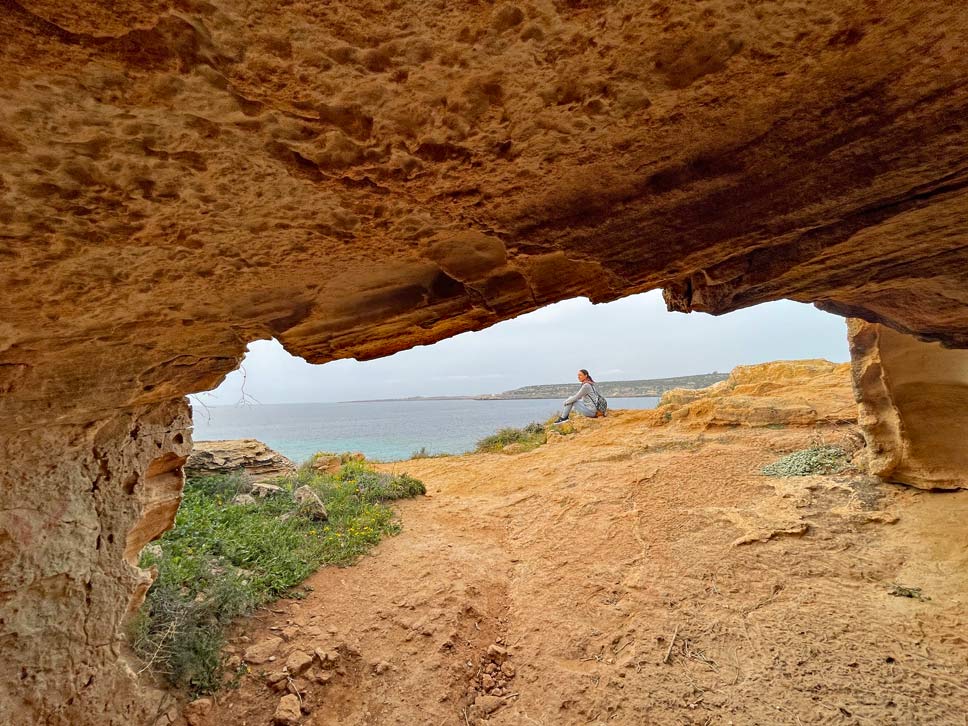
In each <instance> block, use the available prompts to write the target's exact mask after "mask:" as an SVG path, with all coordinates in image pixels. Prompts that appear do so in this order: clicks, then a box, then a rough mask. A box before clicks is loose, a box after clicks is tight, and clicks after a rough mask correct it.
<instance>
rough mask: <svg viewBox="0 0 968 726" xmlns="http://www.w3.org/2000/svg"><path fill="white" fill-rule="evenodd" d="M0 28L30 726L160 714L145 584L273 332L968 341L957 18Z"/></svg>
mask: <svg viewBox="0 0 968 726" xmlns="http://www.w3.org/2000/svg"><path fill="white" fill-rule="evenodd" d="M0 37H2V38H3V43H2V44H0V67H2V70H3V73H2V81H0V289H2V290H3V295H2V296H0V446H2V453H3V455H4V462H5V466H4V467H3V470H2V472H0V497H2V500H0V554H2V555H3V556H2V557H0V608H2V613H0V683H2V685H0V699H2V702H3V704H4V706H5V707H7V708H9V709H10V712H11V713H14V714H15V717H14V720H15V721H18V722H22V723H36V722H43V723H49V724H74V725H79V724H80V725H83V724H86V723H98V724H107V723H124V724H130V723H140V722H144V721H145V720H146V718H147V715H148V713H149V712H151V713H153V710H152V709H153V708H154V707H155V706H156V704H155V703H153V702H152V701H151V700H150V699H148V698H146V697H145V696H144V694H143V693H142V692H140V691H139V687H138V685H137V683H136V681H135V679H134V678H133V677H132V676H131V674H130V673H129V672H128V671H127V670H126V668H127V666H126V665H125V662H124V660H123V656H122V647H121V629H120V623H121V620H122V615H123V613H124V612H125V610H126V609H127V608H128V606H129V604H130V603H132V602H136V601H137V599H138V593H139V592H143V590H144V588H145V586H146V583H147V582H150V579H151V575H150V573H138V572H136V571H135V570H134V569H133V568H132V566H131V564H130V563H131V562H133V561H134V559H136V557H137V550H138V548H139V547H140V545H141V544H143V541H146V538H150V537H151V536H155V535H156V534H157V533H158V532H160V531H161V530H162V529H163V528H164V527H165V526H168V524H170V518H171V516H172V515H173V513H174V503H175V502H176V501H177V497H178V493H177V491H176V490H177V489H178V486H179V482H180V465H181V459H182V458H183V457H184V456H186V455H187V451H188V449H189V448H190V431H189V429H190V424H189V421H188V418H187V414H186V408H185V405H184V403H183V396H184V395H185V394H186V393H190V392H196V391H202V390H208V389H210V388H213V387H214V386H215V385H217V384H218V382H219V381H220V380H221V379H222V378H223V377H224V376H225V375H226V374H227V373H228V372H230V371H232V370H233V369H235V368H236V367H237V366H238V364H239V362H240V360H241V357H242V355H243V353H244V350H245V346H246V344H247V343H249V342H251V341H253V340H256V339H265V338H270V337H275V338H277V339H279V340H280V341H281V342H282V344H283V345H284V346H285V347H286V349H287V350H289V351H290V352H291V353H293V354H295V355H299V356H302V357H304V358H306V359H307V360H309V361H310V362H315V363H322V362H325V361H328V360H333V359H336V358H344V357H355V358H360V359H367V358H374V357H378V356H383V355H387V354H390V353H393V352H395V351H398V350H402V349H405V348H409V347H412V346H414V345H419V344H425V343H430V342H433V341H436V340H440V339H442V338H446V337H448V336H451V335H454V334H456V333H459V332H463V331H467V330H477V329H481V328H483V327H486V326H488V325H491V324H493V323H495V322H498V321H500V320H503V319H507V318H510V317H513V316H515V315H518V314H520V313H523V312H526V311H529V310H533V309H535V308H538V307H540V306H543V305H545V304H548V303H551V302H554V301H557V300H562V299H565V298H571V297H575V296H578V295H585V296H588V297H590V298H591V299H592V300H594V301H606V300H612V299H616V298H619V297H622V296H625V295H629V294H632V293H636V292H642V291H645V290H649V289H654V288H660V287H661V288H664V290H665V295H666V300H667V303H668V305H669V307H670V308H671V309H674V310H681V311H689V310H702V311H707V312H712V313H723V312H727V311H729V310H734V309H736V308H739V307H742V306H745V305H751V304H754V303H758V302H762V301H766V300H773V299H778V298H791V299H794V300H800V301H806V302H815V303H816V304H818V305H819V306H820V307H822V308H823V309H825V310H830V311H833V312H837V313H840V314H843V315H850V316H854V317H857V318H862V319H864V320H866V321H869V322H877V323H883V324H885V325H886V326H889V327H890V328H892V329H894V330H895V331H899V332H900V333H905V334H910V335H913V336H915V337H917V338H918V339H920V340H923V341H937V342H939V343H941V344H943V345H944V346H947V347H949V348H964V347H968V312H966V311H968V305H966V302H968V251H966V250H968V133H966V131H965V119H966V118H968V90H966V88H968V86H966V83H965V80H966V78H968V48H966V43H968V18H966V15H965V13H964V10H963V8H962V7H961V6H960V5H959V4H958V3H932V4H931V8H930V11H926V9H925V8H924V7H923V5H920V4H915V3H908V4H906V5H905V4H891V5H889V6H885V5H882V4H862V5H859V4H858V3H856V2H850V1H849V0H831V2H825V3H813V4H810V3H803V2H800V1H799V0H796V1H794V0H781V1H779V2H774V3H769V4H748V5H743V4H734V3H727V2H724V1H723V0H713V1H712V2H709V3H695V2H691V1H690V0H672V1H670V2H662V3H641V2H635V1H633V0H626V1H624V2H621V1H620V2H616V3H600V2H595V1H592V0H589V1H588V2H558V1H557V0H556V1H552V0H537V2H529V3H513V2H501V3H498V4H494V5H491V4H470V3H466V4H465V3H432V2H428V1H426V0H418V1H416V2H406V3H395V4H393V3H372V2H369V0H346V1H342V2H340V1H337V2H329V3H293V4H279V3H275V2H266V1H264V0H255V2H249V3H246V4H244V6H243V5H242V4H239V3H229V2H225V1H224V0H213V2H204V3H203V2H194V0H186V1H184V2H177V3H176V2H172V1H171V0H151V2H138V3H135V2H130V1H128V0H121V1H120V2H116V3H111V4H96V3H91V2H86V1H84V0H82V1H81V2H78V3H57V2H51V1H50V0H30V2H26V1H25V0H19V1H13V0H12V1H10V2H6V3H4V5H3V12H2V13H0ZM891 346H892V349H893V346H894V344H893V343H891ZM858 350H860V348H858ZM864 350H866V348H865V349H864ZM886 350H887V349H886V348H885V349H884V350H882V351H881V353H880V355H881V358H882V360H884V361H887V360H888V358H890V356H889V355H888V356H886V357H885V351H886ZM864 355H866V353H864ZM891 365H893V364H891ZM904 365H906V364H904ZM902 367H903V366H902ZM885 370H887V366H886V365H885ZM929 370H931V371H934V370H936V369H934V368H931V369H929ZM939 370H940V369H939ZM869 382H870V381H868V380H867V379H865V381H864V383H865V385H864V386H861V387H859V389H858V390H859V394H860V395H861V396H862V397H864V396H867V395H869V394H868V391H873V389H871V388H869V387H867V385H866V384H867V383H869ZM920 383H924V381H920ZM928 383H930V381H928ZM880 385H881V388H882V389H883V390H882V391H881V393H880V394H877V395H878V396H879V397H878V398H877V399H876V401H872V402H871V403H870V406H869V407H868V408H867V409H866V411H867V413H866V414H865V415H867V416H873V417H875V418H876V417H878V416H882V415H884V416H891V415H892V414H891V413H890V412H891V411H897V412H900V413H899V414H898V415H899V416H900V417H901V418H902V419H904V421H905V426H904V429H903V431H904V432H915V433H917V435H916V436H914V434H913V433H912V434H910V435H911V436H912V438H911V439H910V441H912V442H913V441H915V440H916V441H917V442H918V443H917V445H916V449H917V452H916V454H914V455H913V458H912V456H911V455H909V454H910V452H908V454H905V455H904V456H902V457H901V459H899V461H900V462H901V463H900V464H899V465H898V466H900V468H895V469H894V471H902V472H903V471H907V472H913V471H914V470H915V469H916V470H918V471H927V470H928V469H932V470H935V469H937V470H938V471H940V470H941V469H940V468H937V467H936V466H935V464H934V463H932V458H933V457H934V456H935V453H936V452H941V453H938V456H939V457H940V458H941V459H944V461H946V462H948V464H944V466H949V464H950V465H954V461H955V460H954V459H951V458H950V455H949V453H945V452H948V451H949V449H948V448H944V445H943V442H942V441H941V440H940V439H939V438H938V437H937V436H935V437H933V438H932V437H931V436H926V435H923V434H924V430H923V427H921V428H918V425H917V424H912V423H911V421H912V420H914V419H917V418H918V417H920V416H923V415H925V414H924V407H923V406H922V405H920V404H918V403H917V401H914V402H912V401H910V400H907V399H906V396H908V395H909V394H912V392H916V391H917V390H918V388H917V387H911V388H908V389H907V391H906V392H899V391H897V390H894V389H893V387H892V386H893V384H892V379H891V378H890V377H889V376H887V377H884V378H883V379H882V381H881V384H880ZM944 385H945V386H946V388H945V391H946V392H947V393H951V392H952V391H958V392H961V391H962V390H963V385H964V379H963V377H962V378H959V377H957V376H949V377H946V378H945V382H944ZM884 390H886V391H887V392H886V393H884ZM923 390H927V389H926V388H925V389H923ZM871 395H873V394H871ZM958 395H961V393H959V394H958ZM932 400H938V399H932ZM959 400H960V399H959ZM960 410H961V411H962V412H963V411H964V410H965V409H964V407H962V408H961V409H960ZM963 415H964V414H963V413H961V414H959V413H958V411H956V410H954V409H951V410H950V411H949V413H948V414H946V416H947V418H946V421H947V422H949V423H950V422H951V421H956V420H962V419H961V418H960V416H963ZM959 425H960V424H959ZM872 427H876V423H875V424H871V425H869V426H868V429H869V430H873V428H872ZM955 430H958V431H961V430H963V428H957V429H955ZM886 435H887V434H885V436H886ZM900 435H901V436H902V439H900V440H906V439H903V437H904V436H905V435H909V434H904V433H902V434H900ZM898 445H899V446H901V447H902V448H903V447H904V446H906V444H898ZM939 447H941V448H939ZM915 462H916V463H915ZM938 466H941V465H938ZM942 468H943V467H942ZM905 476H907V475H906V474H905ZM908 478H912V477H908ZM946 481H951V479H950V478H949V479H946ZM139 522H141V524H138V523H139ZM126 543H127V544H126ZM81 630H83V633H81ZM95 714H96V716H95ZM92 719H93V720H92Z"/></svg>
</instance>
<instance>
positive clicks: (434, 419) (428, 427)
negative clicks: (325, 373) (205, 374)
mask: <svg viewBox="0 0 968 726" xmlns="http://www.w3.org/2000/svg"><path fill="white" fill-rule="evenodd" d="M658 402H659V399H658V398H653V397H641V398H609V400H608V405H609V408H611V409H619V408H655V406H656V405H657V404H658ZM560 407H561V401H559V400H553V399H518V400H490V401H478V400H474V399H457V400H429V401H428V400H424V401H360V402H352V403H285V404H246V405H239V406H203V405H200V404H199V403H198V402H195V403H193V409H194V424H195V428H194V434H193V437H194V439H195V440H196V441H217V440H219V439H258V440H259V441H261V442H263V443H264V444H266V445H267V446H269V447H270V448H272V449H275V450H276V451H278V452H279V453H281V454H283V455H285V456H286V457H288V458H289V459H291V460H292V461H294V462H296V463H297V464H298V463H301V462H303V461H306V460H307V459H309V457H311V456H312V455H313V454H314V453H316V452H317V451H331V452H342V451H359V452H362V453H363V454H365V455H366V457H367V458H368V459H371V460H377V461H397V460H400V459H409V458H410V456H411V455H412V454H413V453H414V452H416V451H419V450H420V449H426V450H427V451H428V452H429V453H431V454H460V453H464V452H466V451H472V450H473V449H474V447H475V445H476V444H477V442H478V441H479V440H480V439H482V438H484V437H485V436H488V435H489V434H492V433H494V432H495V431H497V430H498V429H500V428H504V427H506V426H514V427H517V428H520V427H522V426H524V425H526V424H528V423H530V422H531V421H542V422H543V421H546V420H547V419H548V418H550V417H551V416H553V415H555V414H556V413H557V412H558V411H559V409H560Z"/></svg>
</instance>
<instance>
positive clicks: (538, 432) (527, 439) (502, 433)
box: [477, 421, 548, 453]
mask: <svg viewBox="0 0 968 726" xmlns="http://www.w3.org/2000/svg"><path fill="white" fill-rule="evenodd" d="M547 440H548V435H547V433H546V431H545V427H544V424H540V423H538V422H537V421H532V422H531V423H529V424H528V425H527V426H525V427H524V428H520V429H515V428H510V427H509V428H503V429H500V430H499V431H498V432H497V433H495V434H491V435H490V436H485V437H484V438H483V439H481V440H480V441H478V442H477V451H479V452H482V453H496V452H498V451H502V450H503V449H504V447H505V446H510V445H511V444H519V445H520V447H519V448H518V450H519V451H530V450H531V449H535V448H537V447H539V446H541V444H543V443H545V442H546V441H547Z"/></svg>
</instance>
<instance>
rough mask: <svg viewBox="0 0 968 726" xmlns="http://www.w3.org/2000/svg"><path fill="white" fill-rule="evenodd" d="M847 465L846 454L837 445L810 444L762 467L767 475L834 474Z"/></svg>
mask: <svg viewBox="0 0 968 726" xmlns="http://www.w3.org/2000/svg"><path fill="white" fill-rule="evenodd" d="M846 467H847V454H846V453H845V452H844V450H843V449H841V448H840V447H839V446H812V447H811V448H809V449H802V450H801V451H794V452H793V453H792V454H787V455H786V456H784V457H783V458H782V459H778V460H777V461H774V462H773V463H772V464H768V465H766V466H764V467H763V469H762V472H763V473H764V474H766V475H767V476H781V477H783V476H810V475H811V474H836V473H838V472H840V471H843V470H844V469H845V468H846Z"/></svg>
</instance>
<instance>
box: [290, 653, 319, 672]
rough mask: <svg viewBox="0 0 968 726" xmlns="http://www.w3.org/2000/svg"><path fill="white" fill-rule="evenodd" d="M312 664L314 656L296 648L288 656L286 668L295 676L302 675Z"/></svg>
mask: <svg viewBox="0 0 968 726" xmlns="http://www.w3.org/2000/svg"><path fill="white" fill-rule="evenodd" d="M312 664H313V657H312V656H311V655H309V653H306V652H304V651H301V650H294V651H293V652H292V653H290V654H289V657H288V658H286V670H287V671H289V673H290V675H294V676H298V675H301V674H302V673H303V672H304V671H305V670H306V669H307V668H309V666H311V665H312Z"/></svg>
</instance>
